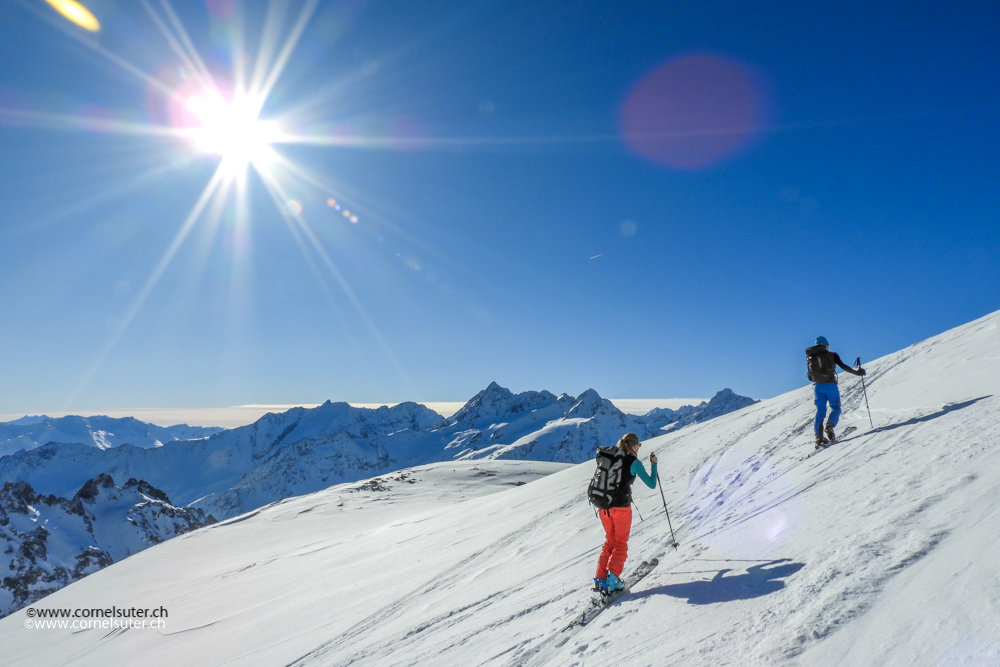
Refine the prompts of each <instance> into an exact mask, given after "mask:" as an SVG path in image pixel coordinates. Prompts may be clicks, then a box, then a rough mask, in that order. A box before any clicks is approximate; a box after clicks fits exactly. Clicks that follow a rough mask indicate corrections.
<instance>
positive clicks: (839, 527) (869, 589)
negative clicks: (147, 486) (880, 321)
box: [0, 313, 1000, 667]
mask: <svg viewBox="0 0 1000 667" xmlns="http://www.w3.org/2000/svg"><path fill="white" fill-rule="evenodd" d="M866 367H867V369H868V371H869V375H868V396H869V399H870V402H871V406H872V416H873V418H874V420H875V428H874V429H869V428H868V417H867V415H866V413H865V412H864V402H863V399H862V397H861V392H860V389H861V386H860V382H859V381H858V379H857V378H854V377H847V378H844V380H843V383H842V384H841V389H842V392H843V395H844V405H845V414H844V417H843V421H842V422H841V427H846V426H848V425H853V426H858V427H859V428H860V430H859V431H858V432H857V433H855V434H854V435H853V436H851V437H850V438H849V439H847V440H845V441H843V442H841V443H838V444H836V445H834V446H833V447H831V448H830V449H828V450H825V451H821V452H818V453H813V449H812V443H811V440H812V434H811V431H810V425H811V422H812V414H813V405H812V391H811V388H809V387H803V388H802V389H799V390H796V391H793V392H790V393H788V394H785V395H783V396H779V397H777V398H774V399H771V400H767V401H764V402H762V403H759V404H756V405H753V406H751V407H748V408H746V409H744V410H740V411H738V412H735V413H733V414H729V415H725V416H722V417H719V418H717V419H713V420H711V421H709V422H706V423H702V424H697V425H694V426H691V427H689V428H685V429H682V430H680V431H676V432H674V433H670V434H667V435H664V436H662V437H659V438H656V439H654V440H651V441H649V442H647V443H645V444H646V446H645V447H644V449H645V450H647V451H645V452H644V454H648V452H649V451H655V452H656V453H657V455H658V456H659V457H660V461H661V463H660V467H661V470H660V475H661V477H662V479H663V482H664V487H665V488H664V491H665V493H666V497H667V500H668V502H669V503H670V506H671V509H672V510H673V513H672V515H671V516H672V518H673V520H674V528H675V529H676V531H677V538H678V540H679V541H680V543H681V547H680V549H679V550H678V551H676V552H675V551H673V550H672V549H669V548H667V547H666V546H665V544H666V539H667V534H668V533H667V526H666V521H665V520H664V518H663V512H662V510H661V509H658V507H659V500H660V499H659V492H658V491H652V490H649V489H645V488H644V487H643V486H642V485H637V488H636V501H637V503H638V505H639V506H640V508H641V509H642V510H643V515H644V516H645V521H643V522H638V521H637V522H636V523H635V524H634V527H633V531H632V538H631V541H630V556H629V563H628V564H627V565H626V571H628V570H630V569H631V568H632V567H634V565H635V564H636V563H638V562H639V561H641V560H643V559H648V558H652V557H658V558H659V559H660V565H659V567H658V568H657V569H656V570H654V571H653V572H652V573H651V574H650V575H649V576H648V577H646V578H645V579H644V580H643V581H642V582H641V584H640V585H639V586H638V587H637V589H636V590H634V591H632V592H631V593H630V594H628V595H626V596H624V597H623V598H622V599H621V600H620V601H619V602H618V603H617V604H616V605H614V606H613V607H611V608H610V609H608V610H607V611H606V612H604V614H603V615H602V616H600V617H599V618H598V620H596V621H595V622H594V623H591V624H590V625H588V626H586V627H585V628H582V629H579V630H578V631H574V632H570V633H565V632H563V628H565V627H566V625H567V623H568V622H569V620H570V619H572V618H573V616H574V615H575V614H576V613H577V612H578V611H579V610H580V609H581V607H582V606H583V605H585V604H587V601H588V600H589V599H590V597H591V593H590V592H589V591H588V590H587V589H588V586H589V583H590V577H592V576H593V568H594V564H595V561H596V559H597V552H598V550H599V548H600V545H601V542H602V541H603V531H602V530H601V528H600V524H599V523H598V521H597V519H596V518H595V517H594V513H593V511H592V509H591V508H590V507H589V506H588V505H587V503H586V501H585V498H584V489H585V487H586V484H587V480H588V479H589V477H590V475H591V473H592V465H591V464H582V465H577V466H571V467H568V468H566V469H564V470H562V471H560V472H556V473H554V474H551V475H549V476H547V477H544V478H542V479H539V480H537V481H534V482H532V483H530V484H526V485H524V486H520V487H513V486H511V487H509V488H507V490H504V491H502V492H498V493H493V494H492V495H486V496H481V497H474V495H475V493H474V491H473V489H474V488H476V485H475V483H474V482H471V481H470V475H471V469H472V467H478V468H479V469H480V472H483V473H484V474H483V476H482V478H481V479H482V480H483V481H486V480H489V481H492V482H493V483H494V484H496V483H500V484H502V483H503V481H504V480H505V479H506V480H507V481H513V480H514V478H513V477H512V475H513V474H514V473H515V472H516V471H518V470H521V469H536V468H535V466H538V465H539V464H537V463H532V462H524V461H482V460H479V461H459V462H445V463H438V464H434V465H429V466H425V467H423V468H421V469H418V470H414V471H413V472H412V476H413V478H414V479H416V480H419V481H416V482H414V483H413V484H410V483H408V482H407V481H392V480H390V481H386V480H383V483H382V484H381V486H383V487H387V488H388V490H387V491H376V490H371V489H373V488H374V487H375V486H378V485H376V484H371V485H367V486H366V485H365V484H364V483H355V484H353V485H341V486H336V487H332V488H330V489H327V490H324V491H321V492H318V493H314V494H312V495H308V496H302V497H298V498H292V499H288V500H285V501H283V502H281V503H279V504H277V505H273V506H270V507H267V508H262V509H260V510H258V511H256V512H254V513H252V514H249V515H246V516H243V517H240V518H239V519H234V520H231V521H228V522H224V523H222V524H219V525H215V526H210V527H208V528H205V529H202V530H198V531H195V532H193V533H189V534H187V535H182V536H180V537H178V538H175V539H173V540H169V541H167V542H165V543H163V544H160V545H157V546H155V547H153V548H151V549H148V550H146V551H143V552H142V553H139V554H137V555H135V556H133V557H131V558H128V559H127V560H125V561H122V562H121V563H116V564H115V565H113V566H111V567H109V568H107V569H105V570H102V571H100V572H97V573H95V574H93V575H91V576H89V577H87V578H85V579H83V580H81V581H79V582H77V583H75V584H72V585H70V586H68V587H66V588H65V589H63V590H61V591H59V592H57V593H55V594H53V595H52V596H51V597H49V598H47V599H46V600H44V602H42V603H38V604H37V605H36V606H37V607H40V608H41V607H44V608H75V607H79V608H93V607H108V606H111V605H118V606H119V607H131V606H137V607H148V608H157V607H159V606H161V605H162V606H164V607H166V608H167V609H168V610H169V618H168V619H167V620H166V628H165V629H160V630H153V631H150V630H143V631H139V630H130V631H127V632H109V631H108V630H106V629H93V630H82V631H81V630H77V631H71V630H69V629H29V628H26V627H25V622H26V621H28V620H29V617H28V615H27V613H26V610H22V611H19V612H17V613H15V614H12V615H11V616H9V617H8V618H6V619H3V620H2V621H0V645H2V646H3V647H4V653H5V659H6V660H9V661H11V662H13V663H16V664H32V665H55V664H66V663H69V662H72V664H77V665H106V664H120V663H122V662H123V661H125V662H128V661H132V662H141V663H142V664H144V665H178V664H200V665H220V664H223V663H225V664H229V665H289V664H294V665H348V664H351V665H362V666H363V665H415V664H436V665H533V664H545V665H588V666H590V665H593V666H599V665H651V664H682V665H719V664H731V665H776V664H777V665H810V666H812V665H831V666H833V665H852V666H853V665H862V666H864V665H872V666H874V665H879V666H882V665H888V666H895V665H899V666H907V667H909V666H911V665H928V666H932V665H959V664H977V665H984V664H996V661H997V659H998V658H1000V580H998V577H997V566H996V564H997V563H998V562H1000V542H998V540H997V539H996V535H997V534H1000V512H998V509H1000V447H998V445H1000V424H998V420H997V417H996V415H997V414H998V413H1000V397H998V396H997V388H998V381H997V378H998V377H1000V314H996V313H995V314H992V315H990V316H988V317H985V318H982V319H980V320H978V321H976V322H973V323H971V324H968V325H966V326H963V327H960V328H958V329H955V330H952V331H949V332H947V333H945V334H942V335H940V336H937V337H935V338H932V339H929V340H927V341H925V342H923V343H920V344H917V345H914V346H911V347H909V348H907V349H905V350H902V351H901V352H898V353H895V354H892V355H889V356H887V357H884V358H882V359H879V360H878V361H875V362H872V363H869V364H867V365H866ZM550 465H551V464H550ZM490 472H492V473H494V474H493V475H489V473H490ZM452 480H454V482H452ZM450 483H453V484H454V485H456V486H460V487H461V488H463V489H466V490H468V494H467V495H468V496H469V497H468V498H467V499H464V500H462V499H460V498H459V497H457V496H458V495H459V494H457V493H446V492H444V489H446V488H448V487H449V484H450ZM361 487H366V488H369V490H368V491H354V492H352V491H351V490H350V489H352V488H361ZM404 492H405V493H407V494H409V495H402V494H404ZM379 499H381V500H379ZM36 621H37V619H36Z"/></svg>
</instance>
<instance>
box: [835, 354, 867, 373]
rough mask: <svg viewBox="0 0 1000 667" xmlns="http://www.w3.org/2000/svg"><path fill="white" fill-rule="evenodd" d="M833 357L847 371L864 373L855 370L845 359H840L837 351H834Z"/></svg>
mask: <svg viewBox="0 0 1000 667" xmlns="http://www.w3.org/2000/svg"><path fill="white" fill-rule="evenodd" d="M833 358H834V361H836V362H837V365H838V366H840V367H841V368H843V369H844V370H845V371H847V372H848V373H850V374H851V375H864V374H863V373H861V372H859V371H856V370H854V369H853V368H851V367H850V366H848V365H847V364H845V363H844V362H843V361H841V360H840V355H839V354H837V353H836V352H834V353H833Z"/></svg>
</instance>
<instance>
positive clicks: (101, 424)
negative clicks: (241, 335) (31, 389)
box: [0, 415, 223, 456]
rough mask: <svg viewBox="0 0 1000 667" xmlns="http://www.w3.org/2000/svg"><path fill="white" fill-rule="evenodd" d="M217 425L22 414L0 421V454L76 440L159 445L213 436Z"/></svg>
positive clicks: (95, 443) (107, 445)
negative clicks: (168, 423)
mask: <svg viewBox="0 0 1000 667" xmlns="http://www.w3.org/2000/svg"><path fill="white" fill-rule="evenodd" d="M222 430H223V429H221V428H218V427H214V426H213V427H203V426H188V425H187V424H178V425H176V426H157V425H155V424H147V423H146V422H141V421H139V420H138V419H134V418H132V417H124V418H113V417H102V416H95V417H77V416H68V417H59V418H54V417H47V416H45V415H36V416H25V417H21V418H20V419H15V420H14V421H10V422H0V456H4V455H7V454H13V453H15V452H17V451H20V450H25V449H34V448H35V447H40V446H42V445H44V444H47V443H49V442H58V443H71V442H79V443H83V444H85V445H89V446H91V447H96V448H97V449H109V448H111V447H118V446H120V445H123V444H125V443H128V444H130V445H135V446H136V447H160V446H162V445H163V444H165V443H167V442H173V441H175V440H194V439H196V438H206V437H208V436H210V435H214V434H216V433H218V432H220V431H222Z"/></svg>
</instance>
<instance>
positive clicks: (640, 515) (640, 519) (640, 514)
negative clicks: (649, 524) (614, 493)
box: [632, 500, 642, 521]
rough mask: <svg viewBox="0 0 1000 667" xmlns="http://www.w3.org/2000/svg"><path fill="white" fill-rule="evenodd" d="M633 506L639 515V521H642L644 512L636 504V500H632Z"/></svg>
mask: <svg viewBox="0 0 1000 667" xmlns="http://www.w3.org/2000/svg"><path fill="white" fill-rule="evenodd" d="M632 507H634V508H635V513H636V514H638V515H639V521H642V512H640V511H639V506H638V505H636V504H635V501H634V500H633V501H632Z"/></svg>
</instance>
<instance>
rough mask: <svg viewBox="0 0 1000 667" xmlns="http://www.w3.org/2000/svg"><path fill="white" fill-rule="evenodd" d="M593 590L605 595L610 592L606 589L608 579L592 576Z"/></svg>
mask: <svg viewBox="0 0 1000 667" xmlns="http://www.w3.org/2000/svg"><path fill="white" fill-rule="evenodd" d="M594 590H595V591H597V592H598V593H600V594H601V595H607V594H608V593H609V592H610V591H608V580H607V579H598V578H597V577H594Z"/></svg>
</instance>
